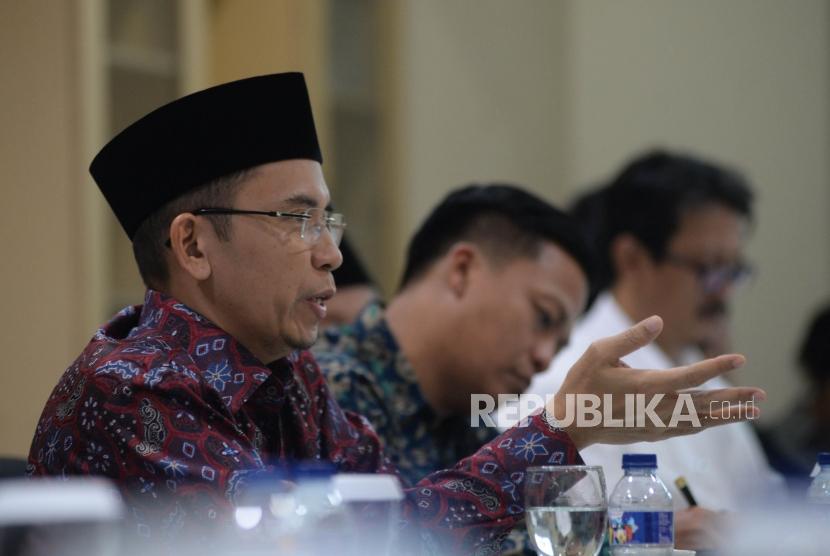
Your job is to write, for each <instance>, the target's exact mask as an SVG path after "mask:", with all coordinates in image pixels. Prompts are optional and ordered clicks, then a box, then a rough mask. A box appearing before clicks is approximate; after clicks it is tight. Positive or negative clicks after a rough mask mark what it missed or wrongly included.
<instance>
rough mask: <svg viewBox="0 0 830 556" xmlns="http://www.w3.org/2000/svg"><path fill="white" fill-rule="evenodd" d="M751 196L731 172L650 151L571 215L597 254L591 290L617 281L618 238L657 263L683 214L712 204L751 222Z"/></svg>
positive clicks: (692, 159)
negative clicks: (630, 240)
mask: <svg viewBox="0 0 830 556" xmlns="http://www.w3.org/2000/svg"><path fill="white" fill-rule="evenodd" d="M753 197H754V196H753V193H752V189H751V187H750V185H749V183H748V182H747V181H746V180H745V179H744V178H743V176H741V175H740V174H739V173H738V172H736V171H735V170H732V169H730V168H727V167H725V166H721V165H718V164H715V163H713V162H709V161H706V160H703V159H701V158H698V157H695V156H692V155H689V154H685V153H676V152H670V151H667V150H653V151H650V152H647V153H646V154H644V155H642V156H640V157H638V158H636V159H634V160H632V161H631V162H629V163H628V164H627V165H626V166H625V167H624V168H623V170H622V171H621V172H620V173H619V174H618V175H617V176H616V177H615V178H614V179H613V181H612V182H611V183H610V184H608V185H606V186H605V187H600V188H598V189H594V190H592V191H589V192H588V193H587V194H584V195H582V196H581V197H579V198H578V199H577V200H576V201H575V203H574V205H573V207H572V209H571V211H570V212H571V214H572V215H573V216H574V217H575V218H577V219H578V220H580V221H581V222H582V223H583V224H584V225H585V227H586V235H587V237H588V238H589V239H590V241H591V242H592V243H593V245H594V247H595V249H596V252H597V253H598V254H599V256H598V259H597V262H598V265H597V273H596V281H595V282H594V287H595V288H596V291H601V290H604V289H606V288H608V287H609V286H611V285H612V284H613V283H614V280H615V278H616V274H615V269H614V267H613V263H612V261H611V252H610V251H611V245H612V243H613V241H614V239H615V238H616V237H618V236H619V235H621V234H624V233H627V234H631V235H632V236H634V237H635V238H636V239H637V240H638V241H639V242H640V243H642V245H643V246H644V247H645V248H646V249H647V250H648V252H649V253H650V254H651V256H652V258H653V259H654V260H655V261H661V260H663V258H664V257H665V256H666V249H667V246H668V243H669V241H670V240H671V238H672V236H674V234H675V233H676V232H677V229H678V228H679V226H680V220H681V218H682V217H683V216H684V215H685V214H687V213H688V212H690V211H692V210H695V209H697V208H701V207H703V206H706V205H710V204H713V203H714V204H719V205H722V206H725V207H726V208H728V209H731V210H733V211H735V212H736V213H737V214H739V215H741V216H743V217H745V218H746V219H747V220H748V221H750V222H751V221H752V202H753ZM593 293H595V292H593Z"/></svg>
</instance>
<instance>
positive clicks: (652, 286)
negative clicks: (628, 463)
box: [528, 151, 778, 548]
mask: <svg viewBox="0 0 830 556" xmlns="http://www.w3.org/2000/svg"><path fill="white" fill-rule="evenodd" d="M574 213H575V215H576V217H577V218H578V219H580V220H581V221H584V222H586V223H587V224H588V225H589V226H590V227H591V231H590V236H591V237H592V238H593V240H594V241H595V243H596V245H597V246H598V251H599V254H600V256H599V265H600V272H599V279H598V281H597V291H595V292H594V296H595V297H596V300H595V302H594V304H593V305H592V307H591V309H590V310H589V311H588V312H587V313H586V314H585V315H584V317H583V318H582V320H581V321H580V322H579V323H578V324H577V325H576V327H575V328H574V332H573V334H572V336H571V344H570V345H569V346H568V348H567V349H566V350H563V352H562V353H561V354H560V356H559V357H557V358H556V359H555V360H554V362H553V365H552V366H551V368H550V369H548V370H547V371H546V372H544V373H542V374H540V375H537V376H536V377H534V380H533V383H532V384H531V386H530V388H529V389H528V392H529V393H534V394H544V393H547V392H552V391H556V390H557V389H558V387H559V386H560V385H561V384H562V382H563V380H564V379H565V375H566V373H567V370H568V368H569V367H570V366H571V365H572V364H573V362H574V361H575V360H576V358H577V357H578V356H579V354H581V353H582V352H583V351H584V350H585V349H586V347H587V346H588V345H589V344H590V343H591V342H592V341H593V340H595V339H596V338H600V337H603V336H606V335H608V334H613V333H615V332H618V331H620V330H625V329H626V328H627V327H628V326H630V324H631V323H632V322H636V321H637V320H639V319H640V318H642V316H643V315H647V314H652V313H654V314H658V315H660V316H661V317H662V318H663V320H664V329H663V333H662V334H661V335H660V337H659V338H658V339H657V341H656V342H655V343H654V344H651V345H649V346H646V347H645V348H643V349H641V350H639V351H637V352H635V353H632V354H631V355H630V356H628V357H627V358H626V359H625V361H626V363H628V364H629V365H631V366H634V367H638V368H648V369H666V368H670V367H673V366H675V365H683V364H688V363H691V362H694V361H699V360H701V359H702V358H703V355H702V354H701V352H700V346H701V345H702V344H708V345H711V343H712V338H713V337H717V335H718V334H719V333H721V331H722V330H723V329H725V328H726V327H727V326H728V322H729V320H728V319H729V308H730V301H731V299H732V296H733V294H734V291H735V288H736V286H738V285H739V284H740V283H741V281H742V280H744V279H745V278H746V277H747V275H748V273H749V269H748V267H747V265H746V263H745V261H744V246H745V243H746V238H747V236H748V233H749V228H750V226H751V224H752V192H751V190H750V188H749V185H748V184H747V183H746V182H745V181H744V179H743V178H742V177H740V176H739V175H738V174H737V173H735V172H733V171H731V170H729V169H726V168H724V167H721V166H718V165H716V164H714V163H711V162H708V161H705V160H702V159H700V158H696V157H693V156H690V155H686V154H681V153H673V152H669V151H652V152H648V153H645V154H643V155H641V156H639V157H637V158H636V159H634V160H633V161H631V162H630V163H629V164H627V165H626V166H625V168H623V169H622V170H621V172H620V173H619V174H618V175H617V176H616V177H615V178H614V180H613V181H612V182H611V183H610V184H609V185H608V186H606V187H604V188H600V189H598V190H595V191H594V192H591V193H589V194H588V195H587V196H586V197H583V198H582V199H580V200H579V201H577V203H576V204H575V211H574ZM706 386H707V387H708V388H724V387H727V386H728V383H727V382H726V381H724V380H723V379H722V378H717V379H714V380H712V381H710V382H709V383H707V384H706ZM627 452H655V453H656V454H657V461H658V464H659V466H660V467H659V469H660V475H661V476H662V477H663V478H664V479H665V481H666V483H667V484H668V485H669V486H670V488H671V489H672V494H673V497H674V500H675V503H676V508H677V509H678V510H682V511H679V512H678V513H677V516H676V519H677V521H676V532H677V546H678V547H683V548H710V547H712V546H713V545H715V544H717V543H718V542H720V539H721V531H720V527H719V525H720V523H721V522H722V521H723V518H722V517H721V516H720V515H719V514H717V513H715V511H717V510H732V511H737V510H740V509H741V508H742V507H744V506H745V505H746V504H747V503H748V501H749V500H751V499H753V498H755V497H758V496H759V495H763V494H764V493H767V492H768V491H769V490H770V489H771V488H772V487H773V486H774V485H776V484H777V483H778V477H776V476H775V475H774V473H773V472H772V471H771V470H770V468H769V466H768V465H767V462H766V458H765V457H764V454H763V451H762V450H761V447H760V444H759V442H758V439H757V437H756V435H755V433H754V431H753V430H752V428H751V427H750V426H749V425H748V424H741V425H739V426H736V427H729V428H721V429H718V430H711V431H707V432H705V433H703V434H700V435H696V436H695V437H689V438H676V439H670V440H665V441H662V442H659V443H657V444H652V445H642V444H639V445H638V444H632V445H618V446H593V447H591V448H589V449H587V450H585V451H584V453H583V455H584V458H585V461H586V462H587V463H589V464H594V465H602V466H603V468H604V469H605V474H606V479H607V483H608V484H609V485H614V484H616V482H617V481H618V480H619V479H620V477H621V476H622V470H621V466H620V462H621V458H622V454H623V453H627ZM678 476H684V477H685V478H686V479H687V481H688V483H689V486H690V488H691V490H692V491H693V493H694V496H695V497H696V498H697V502H698V503H699V504H700V507H698V508H692V509H688V504H687V503H686V502H685V499H684V498H683V496H682V495H681V494H680V493H679V492H678V491H677V489H676V487H675V486H674V484H673V483H674V480H675V479H676V478H677V477H678ZM704 508H705V509H704Z"/></svg>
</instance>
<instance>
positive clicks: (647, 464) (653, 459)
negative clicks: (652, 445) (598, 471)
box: [622, 454, 657, 469]
mask: <svg viewBox="0 0 830 556" xmlns="http://www.w3.org/2000/svg"><path fill="white" fill-rule="evenodd" d="M622 467H623V469H637V468H640V469H656V468H657V455H656V454H623V457H622Z"/></svg>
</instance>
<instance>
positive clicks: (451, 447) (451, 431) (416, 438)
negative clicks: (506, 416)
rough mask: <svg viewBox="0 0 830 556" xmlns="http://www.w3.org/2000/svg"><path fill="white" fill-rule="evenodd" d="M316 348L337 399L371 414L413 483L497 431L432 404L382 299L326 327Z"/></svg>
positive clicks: (393, 457)
mask: <svg viewBox="0 0 830 556" xmlns="http://www.w3.org/2000/svg"><path fill="white" fill-rule="evenodd" d="M313 352H314V355H315V357H316V359H317V362H318V364H319V365H320V368H321V369H322V370H323V373H324V374H325V375H326V378H327V380H328V383H329V387H330V389H331V392H332V394H334V397H335V398H336V399H337V402H338V403H339V404H340V406H341V407H343V408H344V409H348V410H352V411H355V412H357V413H359V414H361V415H363V416H365V417H367V418H368V419H369V421H370V422H371V423H372V425H373V427H374V428H375V431H377V433H378V435H379V436H380V441H381V444H382V445H383V448H384V453H385V454H386V456H387V457H388V458H389V459H390V460H391V461H392V463H394V464H395V466H396V467H397V468H398V470H399V472H400V473H401V475H402V476H403V477H404V478H405V479H406V480H407V481H409V483H410V484H415V483H417V482H418V481H420V480H421V479H422V478H423V477H425V476H427V475H429V474H430V473H432V472H434V471H438V470H441V469H447V468H450V467H453V466H454V465H455V464H456V463H457V462H458V461H459V460H461V459H462V458H465V457H467V456H469V455H470V454H472V453H474V452H475V451H476V450H478V449H479V448H480V447H481V446H482V445H484V444H486V443H487V442H489V441H490V440H492V439H493V438H495V437H496V436H497V434H498V431H497V430H495V429H492V428H488V427H484V426H482V427H477V428H473V427H471V426H470V420H469V418H468V417H466V416H458V415H456V416H449V417H447V416H440V415H438V414H437V413H436V412H435V411H434V410H433V409H432V408H431V407H430V406H429V404H428V403H427V401H426V399H425V398H424V394H423V392H422V391H421V388H420V386H419V385H418V380H417V378H416V376H415V372H414V371H413V369H412V365H410V363H409V361H408V360H407V358H406V356H405V355H404V354H403V353H402V352H401V350H400V347H399V346H398V342H397V341H396V340H395V337H394V336H393V335H392V331H391V330H390V329H389V325H388V323H387V322H386V319H385V318H384V310H383V306H382V305H381V304H380V303H379V302H372V303H370V304H369V305H367V306H366V307H365V308H364V309H363V310H362V311H361V313H360V315H359V316H358V318H357V319H356V320H355V321H354V322H353V323H351V324H348V325H345V326H340V327H336V328H330V329H328V330H326V331H325V332H324V333H323V334H322V335H321V337H320V339H319V340H318V342H317V344H316V345H315V346H314V349H313Z"/></svg>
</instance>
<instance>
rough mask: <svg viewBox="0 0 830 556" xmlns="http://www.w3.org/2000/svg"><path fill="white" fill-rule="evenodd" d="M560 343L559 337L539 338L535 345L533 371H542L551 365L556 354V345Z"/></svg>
mask: <svg viewBox="0 0 830 556" xmlns="http://www.w3.org/2000/svg"><path fill="white" fill-rule="evenodd" d="M558 345H559V338H557V337H555V336H548V337H546V338H543V339H539V340H538V341H537V342H536V344H535V345H534V346H533V353H532V359H533V372H534V373H537V374H538V373H541V372H542V371H544V370H546V369H547V368H548V367H549V366H550V362H551V361H552V360H553V356H554V355H556V346H558Z"/></svg>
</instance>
